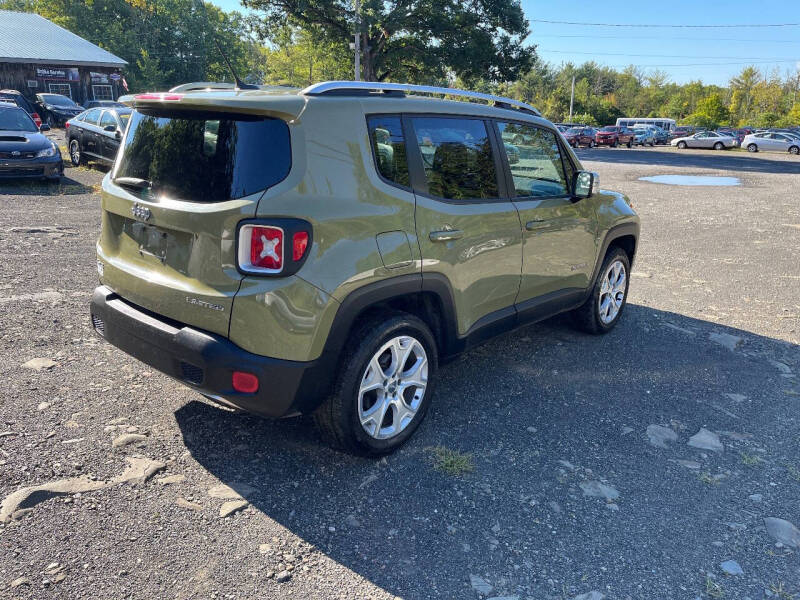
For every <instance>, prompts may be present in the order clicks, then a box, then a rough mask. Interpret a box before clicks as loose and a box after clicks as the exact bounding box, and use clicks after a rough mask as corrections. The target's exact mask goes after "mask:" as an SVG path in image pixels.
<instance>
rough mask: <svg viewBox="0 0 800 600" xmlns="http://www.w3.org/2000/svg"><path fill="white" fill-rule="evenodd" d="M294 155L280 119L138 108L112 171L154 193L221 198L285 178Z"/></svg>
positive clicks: (207, 199)
mask: <svg viewBox="0 0 800 600" xmlns="http://www.w3.org/2000/svg"><path fill="white" fill-rule="evenodd" d="M291 159H292V153H291V146H290V141H289V128H288V126H287V125H286V123H285V122H283V121H281V120H280V119H273V118H270V117H251V116H246V115H231V114H230V113H183V114H176V113H172V114H164V113H158V112H152V111H134V112H133V113H132V114H131V117H130V124H129V126H128V130H127V134H126V136H125V141H124V142H123V151H122V158H121V159H120V162H119V165H118V167H117V170H116V172H115V174H114V177H115V178H120V177H127V178H133V179H136V180H141V183H142V184H143V185H142V186H141V187H144V188H145V189H147V188H149V189H148V192H149V195H151V196H166V197H168V198H173V199H176V200H187V201H195V202H220V201H223V200H229V199H235V198H241V197H242V196H247V195H249V194H253V193H256V192H259V191H261V190H264V189H266V188H268V187H270V186H273V185H275V184H276V183H278V182H280V181H282V180H283V179H285V178H286V176H287V175H288V174H289V169H290V168H291Z"/></svg>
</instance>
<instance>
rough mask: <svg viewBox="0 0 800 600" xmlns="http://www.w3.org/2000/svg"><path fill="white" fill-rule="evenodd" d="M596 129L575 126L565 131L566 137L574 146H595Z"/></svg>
mask: <svg viewBox="0 0 800 600" xmlns="http://www.w3.org/2000/svg"><path fill="white" fill-rule="evenodd" d="M595 131H596V130H595V129H593V128H592V127H573V128H572V129H567V130H566V131H565V132H564V138H566V140H567V143H569V145H570V146H572V147H573V148H578V147H579V146H588V147H589V148H593V147H594V143H595V142H594V135H595Z"/></svg>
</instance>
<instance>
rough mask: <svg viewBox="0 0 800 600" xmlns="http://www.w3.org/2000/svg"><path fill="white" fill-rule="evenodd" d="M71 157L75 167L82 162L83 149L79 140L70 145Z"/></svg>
mask: <svg viewBox="0 0 800 600" xmlns="http://www.w3.org/2000/svg"><path fill="white" fill-rule="evenodd" d="M69 157H70V160H72V164H73V165H79V164H80V162H81V147H80V144H78V140H72V141H71V142H70V143H69Z"/></svg>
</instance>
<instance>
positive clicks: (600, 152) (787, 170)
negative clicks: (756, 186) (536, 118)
mask: <svg viewBox="0 0 800 600" xmlns="http://www.w3.org/2000/svg"><path fill="white" fill-rule="evenodd" d="M578 156H579V157H580V159H581V160H586V161H596V162H607V163H619V164H625V163H628V164H637V165H657V166H662V167H694V168H698V169H719V170H725V171H739V172H751V173H782V174H786V175H796V174H800V159H797V158H796V157H793V159H790V160H774V159H770V158H761V156H751V155H748V154H743V153H741V152H731V151H719V152H717V153H714V154H713V155H711V154H705V153H694V151H692V150H686V151H681V152H676V151H663V150H661V151H659V150H657V149H655V148H653V149H651V150H622V149H615V148H600V149H597V150H591V151H588V152H580V153H579V154H578Z"/></svg>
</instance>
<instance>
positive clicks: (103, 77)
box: [89, 71, 108, 83]
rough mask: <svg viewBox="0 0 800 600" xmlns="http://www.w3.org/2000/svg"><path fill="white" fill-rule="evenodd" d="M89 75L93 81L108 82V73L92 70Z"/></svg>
mask: <svg viewBox="0 0 800 600" xmlns="http://www.w3.org/2000/svg"><path fill="white" fill-rule="evenodd" d="M89 76H90V77H91V78H92V83H108V74H107V73H95V72H94V71H92V72H91V73H89Z"/></svg>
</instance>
